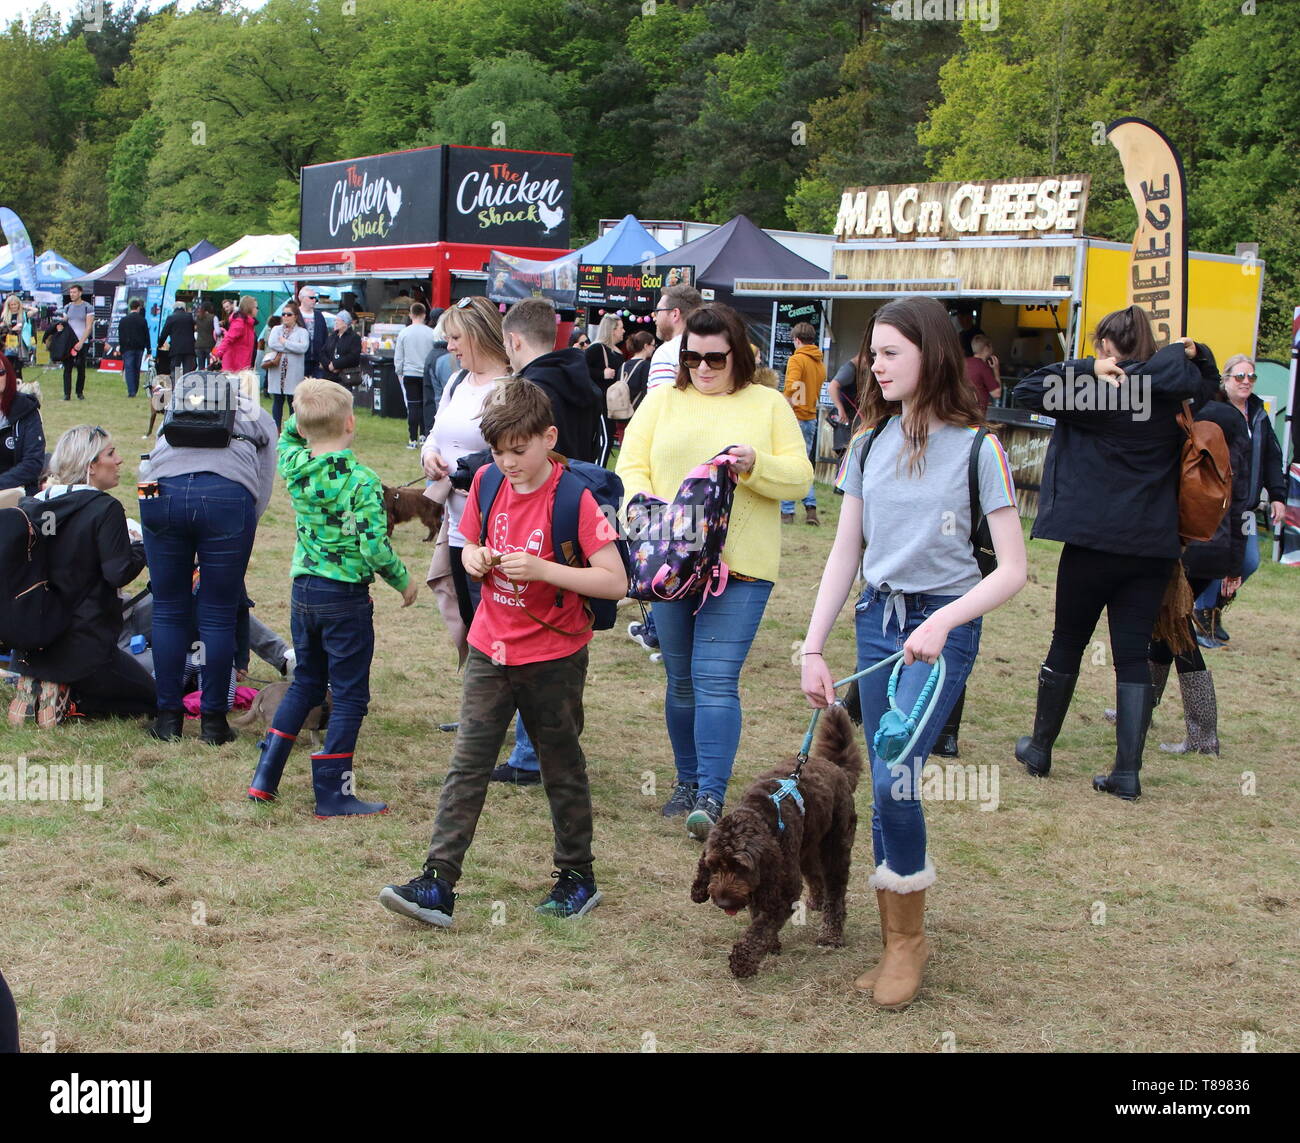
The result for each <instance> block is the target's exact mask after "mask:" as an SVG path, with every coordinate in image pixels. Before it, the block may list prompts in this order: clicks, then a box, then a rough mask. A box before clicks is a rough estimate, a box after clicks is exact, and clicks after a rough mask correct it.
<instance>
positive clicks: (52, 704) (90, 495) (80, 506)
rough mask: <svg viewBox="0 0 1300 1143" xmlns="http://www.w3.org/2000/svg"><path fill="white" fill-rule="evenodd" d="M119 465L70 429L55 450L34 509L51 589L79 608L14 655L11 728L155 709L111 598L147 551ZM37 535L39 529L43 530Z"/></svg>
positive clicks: (102, 443) (109, 451)
mask: <svg viewBox="0 0 1300 1143" xmlns="http://www.w3.org/2000/svg"><path fill="white" fill-rule="evenodd" d="M121 467H122V457H120V456H119V455H118V452H117V449H116V448H115V447H114V445H113V438H112V437H110V436H109V435H108V433H107V432H105V431H104V430H103V429H101V428H100V427H99V426H98V425H77V426H75V427H74V428H71V429H69V430H68V431H67V432H65V433H64V434H63V435H62V436H61V437H60V438H59V442H58V444H56V445H55V446H54V455H53V456H52V457H51V458H50V481H49V484H48V485H47V486H46V487H45V489H44V490H43V491H41V492H40V493H38V494H37V496H36V504H35V507H36V508H37V509H38V511H39V512H40V513H42V515H43V514H44V513H46V512H48V513H49V514H50V516H51V517H52V520H51V521H50V527H51V529H52V531H51V533H50V535H51V536H52V537H53V539H52V547H51V549H50V582H51V584H52V585H53V586H54V587H57V588H58V589H59V591H60V593H61V594H62V595H63V596H64V598H65V599H70V600H78V601H79V602H78V603H76V605H75V606H74V608H73V611H72V621H71V623H70V624H69V625H68V628H67V630H66V631H65V632H64V633H63V634H62V635H61V636H60V637H59V638H58V639H56V640H55V641H54V642H53V643H51V644H50V645H49V646H48V647H44V648H42V649H41V650H39V651H26V652H20V653H19V656H18V658H17V660H16V663H15V670H17V671H18V672H19V674H20V676H21V677H20V678H19V680H18V694H17V697H15V699H14V700H13V702H12V703H11V704H10V707H9V723H10V725H11V726H15V727H20V726H22V725H23V723H24V722H25V721H26V719H28V718H30V717H32V715H35V717H36V724H37V726H39V727H41V728H42V729H48V728H50V727H52V726H55V725H57V724H58V723H59V722H61V721H62V720H63V718H64V716H65V715H66V714H68V713H69V710H70V704H75V713H77V714H82V715H96V714H116V715H136V714H149V713H151V712H152V711H153V709H154V705H155V703H156V701H157V698H156V695H155V692H154V684H153V679H151V678H150V677H149V672H148V671H146V670H145V669H144V668H143V667H142V666H140V664H139V663H137V662H136V661H135V659H134V657H133V656H131V655H128V654H127V653H126V652H124V651H122V650H121V649H120V648H119V647H118V645H117V638H118V635H119V634H120V633H121V630H122V601H121V599H120V598H119V597H118V594H117V589H118V588H119V587H124V586H126V585H127V584H128V583H130V582H131V581H132V580H133V579H135V578H136V576H138V575H139V574H140V572H141V571H142V570H143V568H144V566H145V556H144V545H143V543H142V542H141V541H140V540H138V539H137V540H132V538H131V536H130V535H129V533H128V531H127V522H126V512H125V511H124V510H123V508H122V505H121V504H120V503H119V502H118V500H117V499H116V498H114V497H113V496H110V495H109V494H108V490H109V489H111V488H116V487H117V484H118V476H119V470H120V469H121ZM43 526H44V525H43Z"/></svg>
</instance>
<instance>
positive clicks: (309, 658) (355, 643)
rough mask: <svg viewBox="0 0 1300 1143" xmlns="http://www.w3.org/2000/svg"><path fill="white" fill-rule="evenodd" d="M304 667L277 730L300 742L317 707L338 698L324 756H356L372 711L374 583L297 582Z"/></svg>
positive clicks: (295, 617) (293, 610) (294, 615)
mask: <svg viewBox="0 0 1300 1143" xmlns="http://www.w3.org/2000/svg"><path fill="white" fill-rule="evenodd" d="M290 625H291V629H292V631H293V650H294V654H296V655H297V656H298V665H297V666H296V667H295V668H294V671H293V682H292V683H291V684H290V686H289V689H288V691H287V692H286V693H285V696H284V698H283V699H282V700H281V701H280V705H279V707H278V708H277V709H276V712H275V718H274V720H273V721H272V723H271V725H272V726H273V727H274V728H275V729H276V730H278V731H280V732H281V733H282V734H288V735H291V736H294V737H296V736H297V734H298V732H299V731H300V730H301V729H302V724H303V723H304V722H305V721H306V720H307V715H308V714H309V713H310V712H311V710H312V708H313V707H317V706H320V704H321V703H322V702H324V701H325V688H326V686H328V687H329V688H330V692H331V695H332V704H331V707H330V716H329V725H328V728H327V729H326V731H325V747H324V749H323V750H322V751H321V753H322V754H351V753H352V752H353V750H354V749H355V748H356V744H357V735H358V734H359V733H360V731H361V720H362V719H363V718H365V717H366V711H367V710H369V709H370V660H371V659H372V658H374V654H375V605H374V604H373V603H372V602H371V601H370V585H369V584H368V583H344V582H343V581H342V580H336V579H325V578H323V577H321V576H316V575H300V576H297V577H295V579H294V581H293V596H292V603H291V605H290Z"/></svg>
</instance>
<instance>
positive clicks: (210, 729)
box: [199, 710, 239, 746]
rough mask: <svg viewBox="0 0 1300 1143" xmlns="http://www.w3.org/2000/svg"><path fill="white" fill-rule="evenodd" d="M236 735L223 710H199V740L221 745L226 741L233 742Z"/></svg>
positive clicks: (210, 744) (212, 744)
mask: <svg viewBox="0 0 1300 1143" xmlns="http://www.w3.org/2000/svg"><path fill="white" fill-rule="evenodd" d="M238 737H239V735H238V734H237V733H236V732H235V731H233V730H231V729H230V724H229V723H228V722H227V721H226V712H225V711H224V710H218V711H206V710H204V711H200V712H199V741H200V742H204V743H206V744H207V745H209V746H221V745H223V744H225V743H227V742H234V741H235V739H236V738H238Z"/></svg>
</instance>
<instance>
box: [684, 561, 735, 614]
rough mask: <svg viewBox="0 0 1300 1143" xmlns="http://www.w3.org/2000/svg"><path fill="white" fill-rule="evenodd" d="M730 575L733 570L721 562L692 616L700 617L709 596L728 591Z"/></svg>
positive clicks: (711, 575)
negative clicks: (701, 609)
mask: <svg viewBox="0 0 1300 1143" xmlns="http://www.w3.org/2000/svg"><path fill="white" fill-rule="evenodd" d="M730 575H731V569H730V568H728V567H727V565H726V564H725V563H723V562H722V561H721V560H719V561H718V566H717V567H715V568H714V569H713V572H712V573H711V574H710V576H709V582H708V583H707V584H706V585H705V587H704V591H703V592H702V593H701V594H700V602H699V606H697V607H696V608H695V611H694V612H693V613H692V614H694V615H698V614H699V613H700V608H701V607H703V606H704V602H705V600H707V599H708V598H709V596H711V595H721V594H722V593H723V592H724V591H726V590H727V580H728V578H729V577H730Z"/></svg>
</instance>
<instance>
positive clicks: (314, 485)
mask: <svg viewBox="0 0 1300 1143" xmlns="http://www.w3.org/2000/svg"><path fill="white" fill-rule="evenodd" d="M279 451H280V475H281V476H282V477H284V483H285V485H286V486H287V487H288V489H289V496H290V497H291V498H292V500H293V510H294V514H295V516H296V517H297V531H298V543H297V546H296V547H295V548H294V550H293V569H292V571H291V572H290V573H289V574H290V575H293V576H300V575H318V576H320V577H322V578H323V579H337V580H342V581H343V582H344V583H370V581H371V580H373V579H374V578H375V573H378V574H379V575H381V576H382V577H383V578H384V581H385V582H386V583H387V584H389V586H391V587H393V588H396V589H397V590H398V591H405V590H406V585H407V583H409V582H410V577H409V575H408V574H407V571H406V565H405V564H404V563H402V561H401V559H400V558H399V557H398V555H397V553H396V552H394V551H393V548H392V545H391V544H390V543H389V542H388V518H387V516H386V515H385V513H384V499H383V495H384V494H383V484H382V483H381V482H380V479H379V477H378V476H376V475H375V473H374V472H373V471H372V470H371V469H369V468H367V467H366V466H365V465H364V464H361V463H360V462H359V461H358V460H357V458H356V457H355V456H353V455H352V450H351V449H343V450H342V451H340V452H327V453H325V454H324V455H323V456H312V454H311V449H310V447H308V444H307V442H306V441H305V440H304V439H303V438H302V437H300V436H299V435H298V425H297V419H296V418H295V417H290V418H289V419H288V420H287V421H286V422H285V424H284V431H283V432H282V433H281V434H280V446H279Z"/></svg>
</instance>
